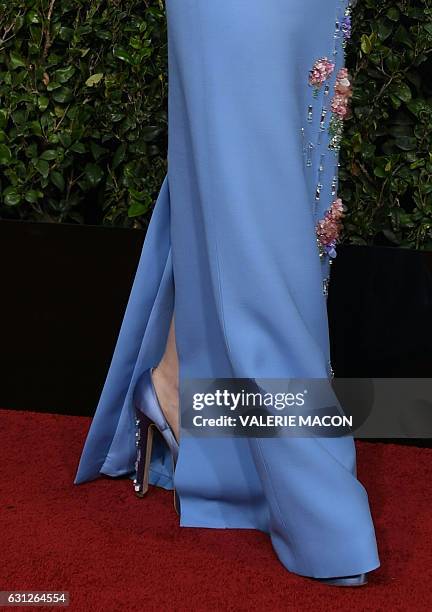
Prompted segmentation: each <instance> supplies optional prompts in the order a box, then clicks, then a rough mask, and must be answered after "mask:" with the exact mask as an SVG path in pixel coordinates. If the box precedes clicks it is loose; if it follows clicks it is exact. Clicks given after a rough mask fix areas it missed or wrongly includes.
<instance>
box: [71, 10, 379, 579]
mask: <svg viewBox="0 0 432 612" xmlns="http://www.w3.org/2000/svg"><path fill="white" fill-rule="evenodd" d="M166 4H167V17H168V31H169V145H168V174H167V177H166V178H165V180H164V183H163V185H162V188H161V191H160V195H159V198H158V200H157V203H156V206H155V209H154V213H153V216H152V220H151V224H150V226H149V229H148V232H147V236H146V240H145V244H144V248H143V251H142V255H141V258H140V261H139V265H138V268H137V272H136V277H135V280H134V283H133V287H132V291H131V294H130V299H129V303H128V306H127V309H126V312H125V316H124V320H123V324H122V327H121V331H120V334H119V337H118V341H117V345H116V348H115V352H114V355H113V358H112V362H111V366H110V369H109V372H108V376H107V379H106V382H105V385H104V388H103V392H102V394H101V397H100V401H99V404H98V407H97V410H96V414H95V417H94V419H93V422H92V426H91V429H90V432H89V435H88V437H87V440H86V443H85V446H84V450H83V454H82V457H81V461H80V464H79V469H78V474H77V477H76V483H82V482H85V481H88V480H91V479H94V478H96V477H97V476H99V475H100V474H108V475H111V476H120V475H126V474H129V475H130V474H133V470H134V459H135V457H134V452H135V446H134V436H135V426H134V417H133V409H132V405H131V395H132V390H133V387H134V384H135V382H136V380H137V378H138V377H139V376H140V374H141V373H142V372H143V371H144V370H146V369H147V368H150V367H152V366H155V365H156V364H157V363H158V362H159V360H160V358H161V356H162V354H163V350H164V346H165V342H166V337H167V334H168V329H169V324H170V321H171V317H172V315H173V312H175V321H176V341H177V349H178V354H179V361H180V376H181V377H182V378H199V377H203V378H212V377H239V378H240V377H251V378H254V377H257V378H264V377H267V378H288V377H316V378H320V377H324V378H325V377H329V376H331V365H330V354H329V338H328V322H327V311H326V297H325V295H324V291H323V281H325V279H326V278H327V277H328V274H329V257H328V256H324V257H320V255H319V252H318V248H317V240H316V222H317V220H319V219H321V218H323V215H324V213H325V212H326V210H328V208H329V206H330V205H331V203H332V201H333V200H334V198H335V193H336V181H337V156H338V153H337V148H336V149H335V148H334V147H333V148H331V146H332V145H331V138H332V136H331V134H330V133H329V126H330V122H331V120H332V113H331V110H330V108H331V107H330V102H331V97H332V93H333V88H334V85H335V79H336V75H337V71H338V69H339V68H340V67H341V66H342V65H343V61H344V49H343V45H344V37H346V36H347V35H348V33H347V26H346V25H345V26H344V25H343V23H344V13H345V10H346V8H347V2H346V1H345V0H265V1H264V0H167V2H166ZM324 57H327V58H328V59H329V60H331V61H332V62H334V63H335V69H334V70H333V72H332V74H331V75H329V76H328V78H327V79H326V81H325V83H323V84H322V86H321V87H318V88H316V87H313V86H312V85H311V84H310V82H309V77H310V71H311V69H312V67H313V66H314V63H315V62H316V61H317V60H318V59H320V58H324ZM323 108H324V113H323V110H322V109H323ZM329 144H330V148H329ZM151 482H152V483H153V484H154V485H158V486H161V487H165V488H171V487H172V486H173V478H172V468H171V461H170V457H169V456H168V455H167V452H166V449H165V447H164V446H163V445H160V446H159V447H157V448H156V452H155V453H154V455H153V459H152V468H151ZM113 486H115V484H113ZM175 486H176V489H177V491H178V494H179V496H180V499H181V509H182V511H181V518H180V524H181V525H182V526H189V527H210V528H254V529H259V530H263V531H265V532H267V533H269V534H270V537H271V540H272V543H273V546H274V549H275V551H276V554H277V555H278V557H279V559H280V560H281V561H282V563H283V564H284V565H285V567H286V568H287V569H288V570H290V571H293V572H296V573H298V574H301V575H306V576H314V577H329V576H341V575H344V576H345V575H352V574H358V573H362V572H367V571H370V570H372V569H374V568H376V567H378V566H379V560H378V555H377V547H376V540H375V533H374V527H373V523H372V519H371V515H370V510H369V504H368V497H367V494H366V491H365V489H364V487H363V486H362V485H361V484H360V482H359V481H358V480H357V478H356V462H355V448H354V443H353V440H352V438H350V437H345V438H325V439H324V438H319V439H318V438H292V437H291V438H287V437H286V438H268V439H246V438H211V439H203V438H193V437H189V436H188V437H184V439H183V440H182V442H181V444H180V454H179V460H178V464H177V468H176V473H175ZM132 494H133V493H132V491H131V495H132ZM149 501H150V500H149ZM146 502H147V500H144V501H143V507H142V511H143V520H145V513H146ZM148 503H149V502H148Z"/></svg>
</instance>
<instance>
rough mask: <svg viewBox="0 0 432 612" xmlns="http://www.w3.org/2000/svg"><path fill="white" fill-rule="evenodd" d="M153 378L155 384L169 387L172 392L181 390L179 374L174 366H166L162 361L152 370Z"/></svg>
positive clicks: (165, 387)
mask: <svg viewBox="0 0 432 612" xmlns="http://www.w3.org/2000/svg"><path fill="white" fill-rule="evenodd" d="M152 378H153V382H154V384H155V385H157V386H159V387H161V388H164V389H167V390H168V389H169V390H170V392H172V393H177V394H178V391H179V381H178V374H177V373H176V372H175V371H173V369H172V368H168V367H166V366H165V365H164V364H163V363H162V362H161V363H160V364H159V365H157V366H156V367H155V368H153V370H152Z"/></svg>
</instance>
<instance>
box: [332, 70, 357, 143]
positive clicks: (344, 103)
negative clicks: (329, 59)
mask: <svg viewBox="0 0 432 612" xmlns="http://www.w3.org/2000/svg"><path fill="white" fill-rule="evenodd" d="M352 95H353V92H352V85H351V80H350V76H349V73H348V70H347V69H346V68H341V69H340V70H339V72H338V73H337V76H336V83H335V87H334V96H333V99H332V101H331V111H332V117H331V119H330V125H329V133H330V136H331V140H330V143H329V148H330V149H334V150H338V149H339V147H340V143H341V140H342V135H343V121H344V120H345V119H348V118H349V117H350V114H351V110H350V100H351V98H352Z"/></svg>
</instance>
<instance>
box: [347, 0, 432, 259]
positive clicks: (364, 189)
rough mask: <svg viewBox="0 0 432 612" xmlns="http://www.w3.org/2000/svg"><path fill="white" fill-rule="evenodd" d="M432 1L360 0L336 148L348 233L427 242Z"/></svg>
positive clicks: (430, 224) (430, 221) (353, 237)
mask: <svg viewBox="0 0 432 612" xmlns="http://www.w3.org/2000/svg"><path fill="white" fill-rule="evenodd" d="M431 52H432V2H431V0H399V1H396V2H395V1H390V0H379V1H377V0H359V1H358V3H357V5H356V7H355V10H354V12H353V37H352V40H351V44H350V46H349V47H348V49H347V65H348V67H349V69H350V72H351V74H352V76H353V78H354V96H353V118H352V119H351V120H349V121H348V122H347V129H346V132H345V138H344V142H343V147H342V155H341V195H342V197H343V199H344V200H345V202H346V204H347V207H348V209H349V214H348V215H347V218H346V219H345V235H346V237H347V239H348V240H349V241H350V242H352V243H354V244H371V243H383V242H384V243H385V242H387V243H388V244H396V245H400V246H405V247H412V248H427V249H432V231H431V228H432V155H431V153H432V79H431V74H432V61H431Z"/></svg>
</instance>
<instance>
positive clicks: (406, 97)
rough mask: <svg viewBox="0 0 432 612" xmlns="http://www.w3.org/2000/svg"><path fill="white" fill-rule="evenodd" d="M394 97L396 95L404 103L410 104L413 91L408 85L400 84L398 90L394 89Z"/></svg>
mask: <svg viewBox="0 0 432 612" xmlns="http://www.w3.org/2000/svg"><path fill="white" fill-rule="evenodd" d="M393 93H394V95H396V96H397V97H398V98H400V100H402V102H409V101H410V100H411V97H412V95H411V89H410V88H409V87H408V85H407V84H406V83H399V84H398V85H397V87H396V88H394V89H393Z"/></svg>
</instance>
